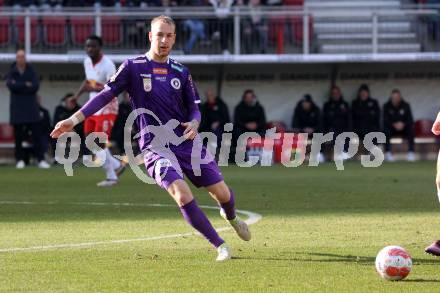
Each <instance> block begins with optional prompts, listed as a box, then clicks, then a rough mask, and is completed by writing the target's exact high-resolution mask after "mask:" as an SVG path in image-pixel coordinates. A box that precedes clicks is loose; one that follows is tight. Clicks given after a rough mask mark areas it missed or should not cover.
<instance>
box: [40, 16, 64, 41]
mask: <svg viewBox="0 0 440 293" xmlns="http://www.w3.org/2000/svg"><path fill="white" fill-rule="evenodd" d="M42 23H43V39H44V43H45V44H46V45H50V46H62V45H65V44H66V42H67V19H66V18H65V17H63V16H46V17H44V18H43V20H42Z"/></svg>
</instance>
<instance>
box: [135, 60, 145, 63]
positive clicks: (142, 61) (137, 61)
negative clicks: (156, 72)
mask: <svg viewBox="0 0 440 293" xmlns="http://www.w3.org/2000/svg"><path fill="white" fill-rule="evenodd" d="M133 63H147V60H145V59H141V60H133Z"/></svg>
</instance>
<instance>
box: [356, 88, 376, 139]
mask: <svg viewBox="0 0 440 293" xmlns="http://www.w3.org/2000/svg"><path fill="white" fill-rule="evenodd" d="M351 114H352V121H353V131H354V132H355V133H356V134H357V135H358V136H359V139H361V140H363V139H364V137H365V135H367V134H368V133H370V132H378V131H380V107H379V103H378V102H377V100H375V99H373V98H371V97H370V89H369V88H368V85H366V84H363V85H361V86H360V87H359V90H358V93H357V97H356V99H355V100H354V101H353V102H352V104H351Z"/></svg>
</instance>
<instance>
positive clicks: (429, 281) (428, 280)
mask: <svg viewBox="0 0 440 293" xmlns="http://www.w3.org/2000/svg"><path fill="white" fill-rule="evenodd" d="M400 282H404V283H407V282H408V283H440V280H435V279H408V280H406V279H405V280H402V281H400Z"/></svg>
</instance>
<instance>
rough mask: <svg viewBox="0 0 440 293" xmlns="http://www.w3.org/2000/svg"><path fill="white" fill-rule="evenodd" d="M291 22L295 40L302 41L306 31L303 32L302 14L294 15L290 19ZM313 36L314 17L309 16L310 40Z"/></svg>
mask: <svg viewBox="0 0 440 293" xmlns="http://www.w3.org/2000/svg"><path fill="white" fill-rule="evenodd" d="M290 23H291V25H292V31H293V34H294V38H295V41H296V42H297V43H302V42H303V40H304V33H303V28H304V25H303V18H302V16H293V17H292V18H291V19H290ZM312 36H313V18H312V17H309V40H310V39H311V38H312Z"/></svg>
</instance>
